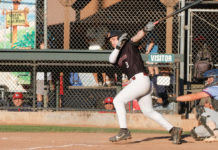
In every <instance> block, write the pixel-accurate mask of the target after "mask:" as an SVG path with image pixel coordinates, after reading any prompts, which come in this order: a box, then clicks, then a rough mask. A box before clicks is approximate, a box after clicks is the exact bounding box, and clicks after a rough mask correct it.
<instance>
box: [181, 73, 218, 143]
mask: <svg viewBox="0 0 218 150" xmlns="http://www.w3.org/2000/svg"><path fill="white" fill-rule="evenodd" d="M203 75H204V77H205V78H207V81H206V88H205V89H203V91H202V92H198V93H194V94H188V95H183V96H179V97H177V101H180V102H186V101H195V100H199V99H201V98H207V97H211V104H212V106H211V105H208V104H207V105H204V106H198V107H197V108H196V110H197V119H198V121H199V124H200V125H199V126H197V127H194V128H193V129H192V130H191V136H192V137H193V138H194V139H195V140H198V141H199V140H204V141H206V142H213V141H218V117H217V116H218V69H212V70H209V71H207V72H205V73H204V74H203Z"/></svg>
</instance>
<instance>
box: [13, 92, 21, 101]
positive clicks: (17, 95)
mask: <svg viewBox="0 0 218 150" xmlns="http://www.w3.org/2000/svg"><path fill="white" fill-rule="evenodd" d="M13 99H23V94H22V93H20V92H16V93H14V95H13Z"/></svg>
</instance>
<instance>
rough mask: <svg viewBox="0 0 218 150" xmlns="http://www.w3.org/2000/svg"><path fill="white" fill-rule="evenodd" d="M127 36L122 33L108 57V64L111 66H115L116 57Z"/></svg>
mask: <svg viewBox="0 0 218 150" xmlns="http://www.w3.org/2000/svg"><path fill="white" fill-rule="evenodd" d="M127 36H128V34H127V33H123V34H122V35H121V37H120V38H119V39H118V43H117V45H116V48H115V49H114V50H113V51H112V53H111V54H110V56H109V62H110V63H111V64H115V63H116V62H117V57H118V55H119V53H120V50H121V48H122V47H123V45H124V44H125V42H126V41H127V39H128V38H127Z"/></svg>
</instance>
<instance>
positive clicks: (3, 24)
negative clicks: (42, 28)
mask: <svg viewBox="0 0 218 150" xmlns="http://www.w3.org/2000/svg"><path fill="white" fill-rule="evenodd" d="M35 5H36V0H21V1H20V3H17V4H16V3H13V0H2V1H0V49H33V48H35V33H36V29H35V28H36V6H35Z"/></svg>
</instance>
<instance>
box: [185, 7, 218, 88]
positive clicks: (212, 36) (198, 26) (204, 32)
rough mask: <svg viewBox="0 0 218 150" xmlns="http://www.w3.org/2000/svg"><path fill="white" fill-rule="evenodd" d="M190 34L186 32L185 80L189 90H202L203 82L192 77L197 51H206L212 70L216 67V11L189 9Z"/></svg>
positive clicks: (217, 31)
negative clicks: (186, 57)
mask: <svg viewBox="0 0 218 150" xmlns="http://www.w3.org/2000/svg"><path fill="white" fill-rule="evenodd" d="M189 14H190V16H189V17H190V22H189V25H190V32H188V34H189V35H188V36H189V37H190V38H189V41H188V45H189V48H188V67H187V79H188V81H190V82H191V83H193V84H192V86H191V89H199V90H200V89H202V87H204V82H202V81H198V82H196V79H195V77H194V72H195V71H196V67H195V66H196V65H195V64H196V63H197V58H198V57H199V54H198V53H199V51H200V50H202V49H206V50H207V51H209V53H210V54H211V57H212V63H213V68H216V67H217V61H218V60H217V57H218V56H217V46H218V45H217V43H218V40H217V36H218V26H217V25H216V22H217V21H218V20H217V17H216V16H217V14H218V9H190V13H189Z"/></svg>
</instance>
